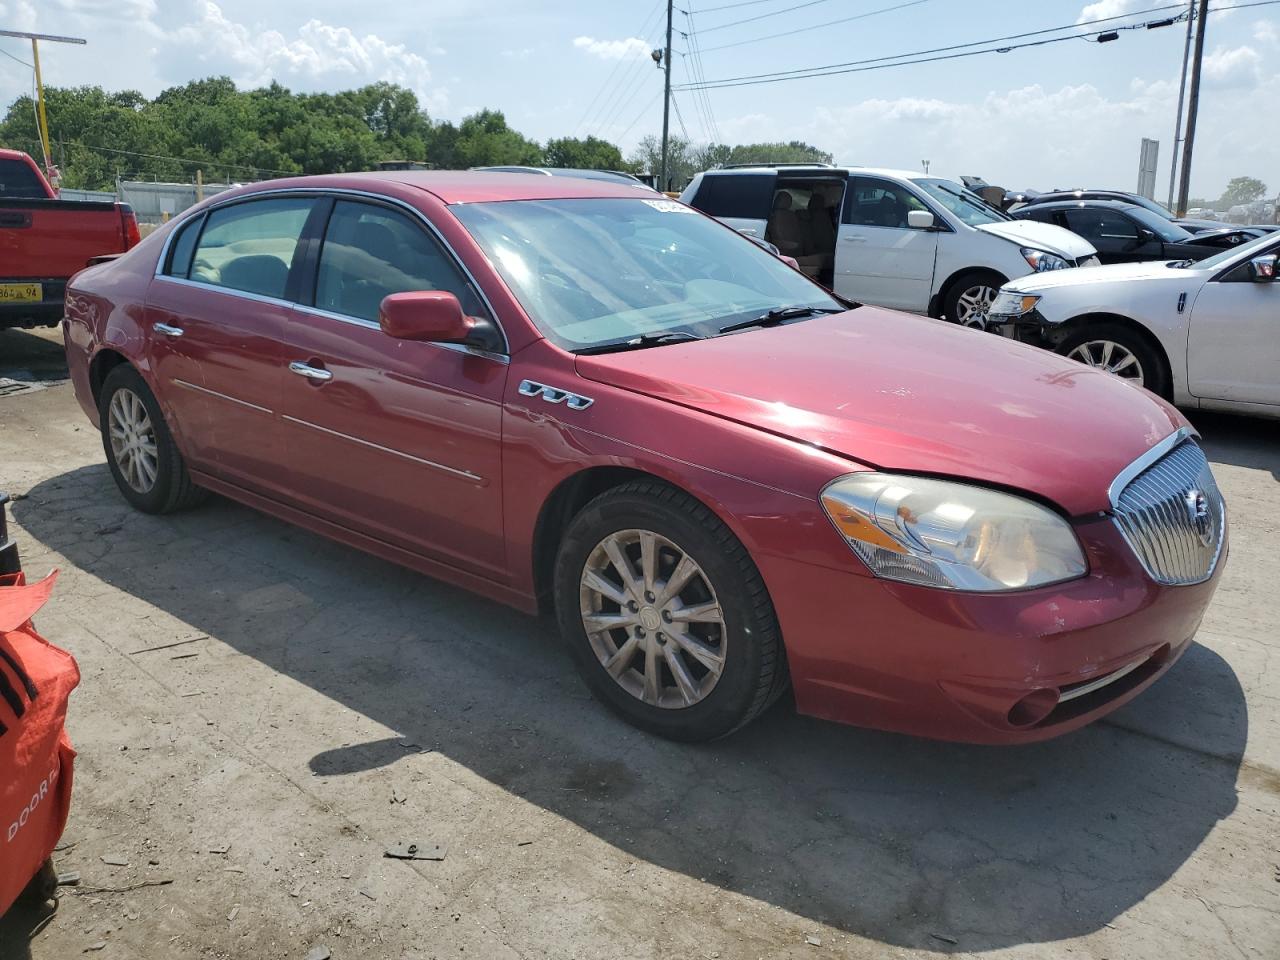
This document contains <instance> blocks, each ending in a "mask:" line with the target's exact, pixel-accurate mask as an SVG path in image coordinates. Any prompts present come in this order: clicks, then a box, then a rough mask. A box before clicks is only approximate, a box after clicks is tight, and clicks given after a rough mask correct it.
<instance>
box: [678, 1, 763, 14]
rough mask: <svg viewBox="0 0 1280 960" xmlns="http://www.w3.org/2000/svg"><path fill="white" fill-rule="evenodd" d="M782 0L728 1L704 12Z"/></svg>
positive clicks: (684, 11) (682, 11) (685, 11)
mask: <svg viewBox="0 0 1280 960" xmlns="http://www.w3.org/2000/svg"><path fill="white" fill-rule="evenodd" d="M779 2H780V0H739V2H738V3H726V4H723V5H721V6H719V7H707V8H706V9H705V10H703V11H702V12H703V13H715V12H716V11H717V10H733V9H735V8H737V7H755V6H759V5H760V4H762V3H779ZM680 12H681V13H688V11H687V10H681V11H680Z"/></svg>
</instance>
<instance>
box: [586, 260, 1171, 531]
mask: <svg viewBox="0 0 1280 960" xmlns="http://www.w3.org/2000/svg"><path fill="white" fill-rule="evenodd" d="M1073 272H1074V271H1073ZM577 369H578V372H579V374H580V375H581V376H582V377H584V378H586V379H588V380H594V381H597V382H600V383H606V384H610V385H612V386H615V387H620V388H622V389H626V390H631V391H635V392H637V393H643V394H646V395H648V396H651V397H656V398H658V399H661V400H665V401H669V402H671V403H675V404H680V405H682V406H685V407H690V408H693V409H696V410H700V411H703V412H705V413H708V414H711V415H714V416H717V417H723V418H725V419H728V420H733V421H735V422H738V423H744V424H748V425H750V426H754V427H757V428H759V429H761V430H766V431H769V432H771V433H774V434H777V435H780V436H784V437H788V438H790V439H793V440H796V441H799V442H801V443H805V444H810V445H814V446H817V447H820V448H822V449H824V450H827V451H830V452H832V453H836V454H839V455H842V456H846V457H848V458H850V459H852V460H856V461H858V462H859V463H862V464H865V465H867V466H871V467H876V468H879V469H884V470H898V471H903V472H910V473H922V474H936V475H943V476H952V477H958V478H964V479H969V480H976V481H979V482H982V483H988V484H993V485H998V486H1003V487H1009V488H1013V489H1017V490H1023V491H1027V492H1029V493H1032V494H1035V495H1038V496H1039V497H1042V498H1044V499H1047V500H1050V501H1052V502H1054V503H1057V504H1058V505H1060V506H1061V507H1062V508H1063V509H1064V510H1065V511H1067V512H1068V513H1069V514H1072V515H1083V514H1088V513H1093V512H1095V511H1100V510H1107V509H1109V508H1110V502H1109V500H1108V497H1107V488H1108V487H1109V486H1110V484H1111V482H1112V481H1113V480H1114V479H1115V477H1116V475H1117V474H1118V473H1119V472H1120V471H1121V470H1122V469H1124V467H1126V466H1128V465H1129V464H1130V463H1132V462H1133V461H1134V460H1136V459H1137V458H1138V457H1139V456H1141V455H1142V454H1143V453H1144V452H1146V450H1148V449H1149V448H1150V447H1151V446H1153V445H1154V444H1156V443H1158V442H1159V441H1160V440H1162V439H1164V438H1165V437H1167V436H1168V435H1169V434H1170V433H1172V432H1173V431H1174V430H1176V429H1177V428H1178V427H1180V426H1182V425H1183V424H1184V422H1185V421H1183V420H1182V418H1181V416H1180V415H1179V414H1178V413H1177V411H1175V410H1174V409H1173V408H1172V407H1170V406H1168V405H1167V404H1165V403H1164V402H1163V401H1161V400H1159V399H1157V398H1156V397H1155V396H1153V395H1152V394H1150V393H1147V392H1145V391H1143V390H1141V389H1139V388H1137V387H1134V386H1132V385H1131V384H1128V383H1126V382H1124V381H1123V380H1121V379H1119V378H1118V377H1114V376H1111V375H1110V374H1107V373H1102V372H1100V371H1098V370H1095V369H1093V368H1091V367H1086V366H1084V365H1083V364H1079V363H1076V362H1074V361H1071V360H1066V359H1064V358H1063V357H1059V356H1057V355H1055V354H1052V353H1049V352H1048V351H1044V350H1039V349H1036V348H1034V347H1029V346H1026V345H1024V344H1020V343H1016V342H1014V341H1012V340H1007V339H1005V338H1003V337H997V336H993V335H991V334H986V333H982V332H979V331H976V330H971V329H967V328H964V327H958V326H954V325H951V324H945V323H943V322H941V321H937V320H929V319H926V318H922V317H916V316H911V315H908V314H901V313H896V312H893V311H889V310H881V309H878V308H875V307H862V308H860V309H857V310H852V311H849V312H846V313H842V314H837V315H834V316H825V317H819V318H815V319H812V320H806V321H801V322H798V323H793V324H788V325H785V326H781V327H775V328H771V329H763V330H749V331H745V332H743V333H740V334H731V335H728V336H723V337H716V338H714V339H709V340H701V341H693V342H688V343H674V344H669V345H666V346H661V347H654V348H651V349H647V350H634V351H628V352H623V353H612V354H602V355H597V356H580V357H578V358H577ZM812 492H813V493H814V494H815V495H816V494H817V491H816V490H815V491H812Z"/></svg>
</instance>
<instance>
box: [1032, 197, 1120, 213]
mask: <svg viewBox="0 0 1280 960" xmlns="http://www.w3.org/2000/svg"><path fill="white" fill-rule="evenodd" d="M1030 207H1035V208H1036V209H1038V210H1050V209H1052V210H1066V209H1070V208H1073V207H1077V208H1078V207H1094V208H1097V209H1099V210H1133V209H1134V208H1137V209H1138V210H1144V209H1146V208H1145V207H1142V206H1140V205H1139V204H1136V203H1129V202H1128V201H1127V200H1087V199H1083V198H1081V199H1074V200H1049V201H1046V202H1044V203H1035V204H1031V203H1029V204H1027V205H1026V206H1025V207H1021V208H1019V210H1018V211H1017V212H1019V213H1021V212H1022V211H1023V210H1026V209H1028V208H1030Z"/></svg>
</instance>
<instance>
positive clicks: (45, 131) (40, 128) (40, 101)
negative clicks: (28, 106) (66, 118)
mask: <svg viewBox="0 0 1280 960" xmlns="http://www.w3.org/2000/svg"><path fill="white" fill-rule="evenodd" d="M0 37H14V38H16V39H18V40H30V41H31V63H32V66H33V67H34V69H35V74H36V135H37V137H38V138H39V140H40V149H41V151H43V153H44V174H45V176H46V177H48V178H49V179H50V180H51V181H52V180H53V179H54V175H53V152H52V151H51V150H50V149H49V118H48V117H47V116H45V112H44V81H43V79H42V78H41V76H40V43H39V41H41V40H48V41H50V42H51V43H78V44H81V45H84V44H85V43H86V42H87V41H85V40H82V39H80V38H79V37H59V36H55V35H53V34H49V33H23V32H22V31H20V30H0Z"/></svg>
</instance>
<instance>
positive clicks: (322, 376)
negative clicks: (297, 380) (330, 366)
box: [289, 360, 333, 383]
mask: <svg viewBox="0 0 1280 960" xmlns="http://www.w3.org/2000/svg"><path fill="white" fill-rule="evenodd" d="M289 370H290V372H292V373H296V374H297V375H298V376H300V377H306V378H307V379H308V380H319V381H320V382H322V383H323V382H324V381H326V380H332V379H333V374H332V373H330V372H329V371H328V370H321V369H320V368H319V367H313V366H311V364H309V363H305V362H303V361H302V360H295V361H293V363H291V364H289Z"/></svg>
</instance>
